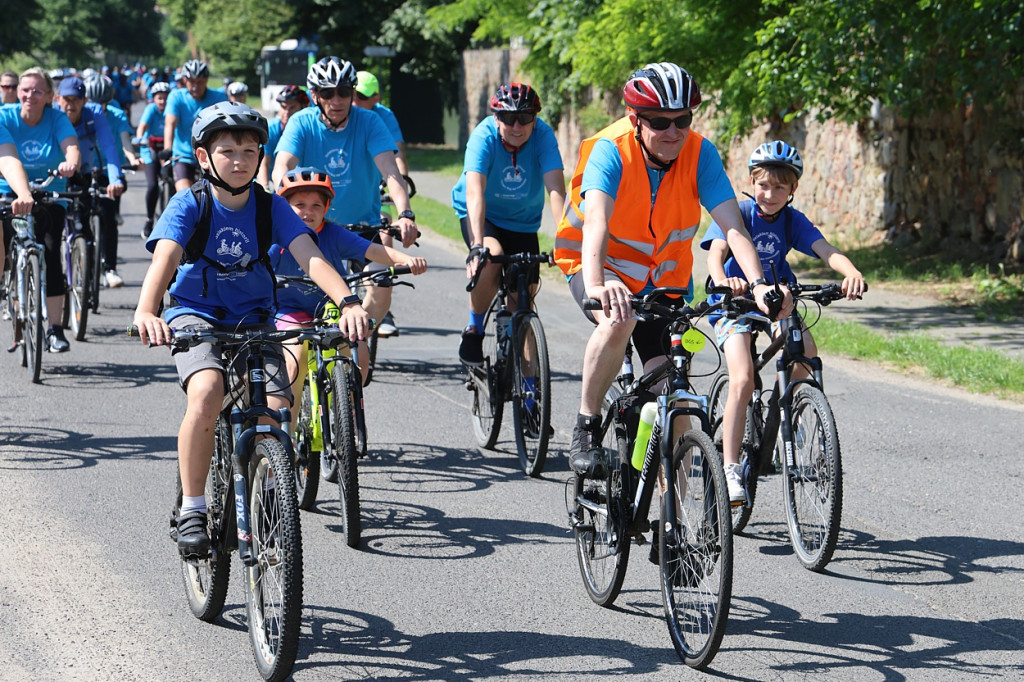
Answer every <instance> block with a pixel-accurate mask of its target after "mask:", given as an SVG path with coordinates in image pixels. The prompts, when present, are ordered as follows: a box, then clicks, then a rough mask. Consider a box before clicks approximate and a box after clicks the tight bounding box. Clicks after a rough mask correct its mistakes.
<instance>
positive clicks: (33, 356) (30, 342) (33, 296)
mask: <svg viewBox="0 0 1024 682" xmlns="http://www.w3.org/2000/svg"><path fill="white" fill-rule="evenodd" d="M23 267H24V273H25V300H24V301H22V304H23V305H24V306H25V327H24V329H23V330H22V338H23V340H24V341H25V353H26V356H25V361H26V363H27V365H28V371H29V373H30V374H31V375H32V383H34V384H38V383H39V380H40V379H39V376H40V373H41V371H42V365H43V293H42V290H41V287H42V273H41V272H40V269H39V256H38V255H37V254H34V253H30V254H28V255H27V256H26V257H25V260H24V265H23Z"/></svg>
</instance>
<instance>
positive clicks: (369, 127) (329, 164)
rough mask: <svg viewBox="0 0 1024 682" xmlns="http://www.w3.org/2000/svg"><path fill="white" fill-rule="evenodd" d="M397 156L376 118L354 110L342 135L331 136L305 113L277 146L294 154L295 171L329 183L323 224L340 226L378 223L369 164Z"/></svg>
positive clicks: (373, 170)
mask: <svg viewBox="0 0 1024 682" xmlns="http://www.w3.org/2000/svg"><path fill="white" fill-rule="evenodd" d="M397 151H398V147H396V146H395V143H394V140H392V139H391V133H389V132H388V129H387V127H386V126H385V125H384V122H383V121H381V119H380V116H378V115H377V114H375V113H373V112H372V111H367V110H365V109H360V108H359V107H357V106H353V107H352V109H351V110H350V112H349V117H348V123H346V124H345V127H344V128H343V129H342V130H330V129H329V128H327V126H325V125H324V124H323V122H321V121H320V110H319V109H317V108H316V107H307V108H306V109H303V110H302V111H300V112H298V113H296V114H294V115H293V116H291V118H289V119H288V125H287V126H286V127H285V129H284V133H283V134H282V135H281V141H280V142H278V144H277V152H288V153H289V154H292V155H293V156H295V157H296V158H298V160H299V163H298V165H299V166H313V167H315V168H319V169H321V170H323V171H325V172H326V173H327V174H328V175H329V176H330V177H331V186H332V187H334V199H333V200H332V201H331V209H330V210H329V211H328V212H327V219H328V220H331V221H333V222H336V223H342V224H347V223H370V224H374V223H378V222H380V172H379V171H378V170H377V164H375V163H374V161H373V159H374V157H376V156H377V155H378V154H381V153H383V152H392V153H395V152H397Z"/></svg>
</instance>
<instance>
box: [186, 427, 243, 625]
mask: <svg viewBox="0 0 1024 682" xmlns="http://www.w3.org/2000/svg"><path fill="white" fill-rule="evenodd" d="M233 486H234V483H233V481H232V477H231V432H230V429H229V427H228V423H227V421H225V419H224V417H217V424H216V426H215V427H214V452H213V458H212V459H211V460H210V473H209V475H208V476H207V478H206V491H205V492H206V501H207V510H206V517H207V532H209V534H210V546H211V554H210V558H209V559H208V560H202V561H195V562H190V561H184V560H182V562H181V577H182V581H183V582H184V585H185V596H186V597H187V599H188V607H189V610H191V611H192V615H194V616H195V617H196V618H198V619H199V620H202V621H205V622H207V623H212V622H213V621H214V620H216V618H217V616H218V615H220V612H221V611H223V610H224V602H225V601H226V599H227V595H228V583H229V582H230V580H231V548H232V547H233V546H234V545H233V542H234V538H233V535H234V514H235V507H234V504H233V499H234V488H233ZM180 505H181V476H180V474H179V476H178V507H176V508H175V516H177V514H178V508H180Z"/></svg>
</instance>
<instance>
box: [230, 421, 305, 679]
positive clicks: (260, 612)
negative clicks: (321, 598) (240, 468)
mask: <svg viewBox="0 0 1024 682" xmlns="http://www.w3.org/2000/svg"><path fill="white" fill-rule="evenodd" d="M249 471H250V488H249V522H250V524H251V526H252V528H251V530H252V551H253V556H254V560H255V563H253V565H252V566H245V567H244V578H245V584H244V589H245V611H246V616H247V618H248V624H249V642H250V644H252V652H253V657H254V658H255V659H256V667H257V668H259V671H260V675H262V676H263V679H265V680H283V679H284V678H286V677H287V676H288V675H289V674H290V673H291V670H292V665H293V664H294V663H295V655H296V653H297V652H298V648H299V630H300V626H301V624H302V533H301V531H300V527H299V507H298V503H297V500H296V497H295V477H294V475H293V474H292V463H291V462H290V461H289V459H288V453H287V452H286V451H285V449H284V446H283V445H281V443H279V442H277V441H276V440H271V439H264V440H261V441H259V442H258V443H257V444H256V447H255V449H254V452H253V456H252V461H251V463H250V469H249Z"/></svg>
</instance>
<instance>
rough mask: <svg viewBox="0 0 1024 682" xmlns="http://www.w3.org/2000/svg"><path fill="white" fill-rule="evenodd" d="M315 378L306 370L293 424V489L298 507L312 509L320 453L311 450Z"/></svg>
mask: <svg viewBox="0 0 1024 682" xmlns="http://www.w3.org/2000/svg"><path fill="white" fill-rule="evenodd" d="M313 381H315V379H314V378H313V377H312V376H310V373H309V372H306V378H305V380H304V381H303V383H302V404H301V405H299V418H298V420H297V422H296V424H295V491H296V494H297V495H298V498H299V509H306V510H309V509H312V508H313V505H314V504H316V493H317V490H318V489H319V487H320V453H319V452H315V451H314V450H313V446H312V442H313V419H315V418H318V417H319V415H317V416H316V417H314V415H313V407H312V405H313V401H312V397H311V391H312V382H313Z"/></svg>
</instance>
